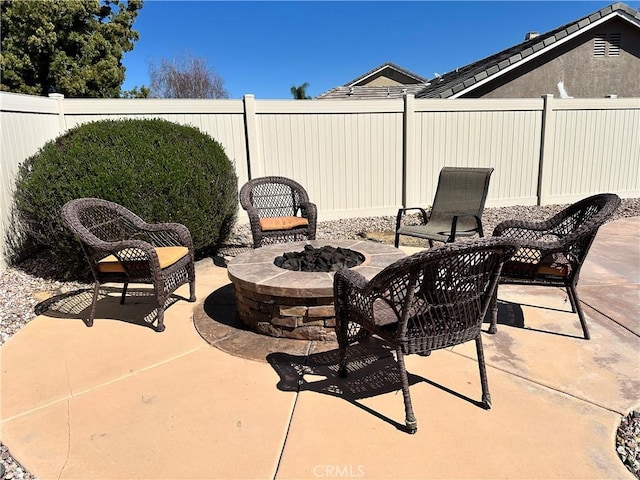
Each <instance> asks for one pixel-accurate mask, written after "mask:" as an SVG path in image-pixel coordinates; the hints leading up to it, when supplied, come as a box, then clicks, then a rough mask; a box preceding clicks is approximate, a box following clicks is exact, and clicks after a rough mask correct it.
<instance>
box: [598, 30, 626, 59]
mask: <svg viewBox="0 0 640 480" xmlns="http://www.w3.org/2000/svg"><path fill="white" fill-rule="evenodd" d="M621 46H622V34H621V33H600V34H598V35H596V36H595V38H594V39H593V56H594V57H618V56H620V47H621Z"/></svg>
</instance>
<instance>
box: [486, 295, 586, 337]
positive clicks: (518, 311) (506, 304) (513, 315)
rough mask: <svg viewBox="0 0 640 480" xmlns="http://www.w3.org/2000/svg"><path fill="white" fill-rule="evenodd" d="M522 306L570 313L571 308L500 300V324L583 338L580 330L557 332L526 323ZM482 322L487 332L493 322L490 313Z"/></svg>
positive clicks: (560, 335)
mask: <svg viewBox="0 0 640 480" xmlns="http://www.w3.org/2000/svg"><path fill="white" fill-rule="evenodd" d="M522 307H532V308H535V309H536V310H538V311H545V310H546V311H549V312H561V313H570V311H569V310H562V309H560V308H555V307H550V306H543V305H539V304H538V305H534V304H528V303H520V302H510V301H508V300H498V321H497V323H498V325H504V326H505V327H514V328H520V329H525V330H530V331H531V332H538V333H546V334H549V335H556V336H559V337H568V338H578V339H582V338H583V336H582V335H581V334H580V332H579V331H576V332H577V333H576V334H575V335H571V334H568V333H562V332H557V331H553V330H545V329H541V328H536V327H533V326H531V325H526V323H525V318H524V311H523V309H522ZM482 323H483V326H485V327H487V329H486V330H484V331H485V332H487V330H488V328H489V325H488V324H489V323H491V320H490V318H489V314H487V316H486V317H485V319H484V320H483V322H482Z"/></svg>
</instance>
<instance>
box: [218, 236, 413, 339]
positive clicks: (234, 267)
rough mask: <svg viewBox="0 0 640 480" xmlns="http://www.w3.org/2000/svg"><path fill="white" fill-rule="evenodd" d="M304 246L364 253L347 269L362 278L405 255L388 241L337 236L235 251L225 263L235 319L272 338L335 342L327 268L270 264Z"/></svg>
mask: <svg viewBox="0 0 640 480" xmlns="http://www.w3.org/2000/svg"><path fill="white" fill-rule="evenodd" d="M305 245H312V246H314V247H316V248H320V247H323V246H326V245H330V246H332V247H341V248H347V249H350V250H354V251H356V252H358V253H360V254H362V255H363V256H364V261H363V262H362V264H360V265H358V266H356V267H353V269H354V270H357V271H358V272H360V273H361V274H362V275H364V276H365V277H366V278H367V279H371V278H373V277H374V276H375V275H376V274H377V273H378V272H380V271H381V270H382V269H383V268H385V267H386V266H387V265H390V264H391V263H393V262H395V261H396V260H399V259H400V258H402V257H404V256H405V254H404V253H403V252H402V251H400V250H398V249H397V248H394V247H392V246H390V245H385V244H380V243H375V242H369V241H362V240H341V241H323V240H313V241H306V242H293V243H282V244H277V245H269V246H266V247H262V248H258V249H255V250H251V251H249V252H245V253H243V254H241V255H238V256H237V257H235V258H234V259H232V260H231V261H229V264H228V265H227V273H228V275H229V279H231V281H232V282H233V285H234V288H235V295H236V310H237V312H238V317H239V318H240V320H241V321H242V322H243V323H244V324H245V325H246V326H247V327H249V328H250V329H251V330H253V331H255V332H258V333H262V334H264V335H270V336H273V337H286V338H295V339H301V340H335V339H336V335H335V324H336V323H335V322H336V320H335V310H334V308H333V275H334V274H333V272H300V271H292V270H286V269H284V268H280V267H277V266H276V265H274V263H273V262H274V259H275V258H276V257H278V256H282V255H283V254H284V253H286V252H295V251H302V250H303V249H304V246H305Z"/></svg>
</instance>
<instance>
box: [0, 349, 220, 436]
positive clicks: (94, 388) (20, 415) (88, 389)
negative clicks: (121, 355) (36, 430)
mask: <svg viewBox="0 0 640 480" xmlns="http://www.w3.org/2000/svg"><path fill="white" fill-rule="evenodd" d="M205 346H209V345H208V344H206V345H202V346H200V347H197V348H194V349H192V350H189V351H187V352H184V353H181V354H180V355H175V356H173V357H171V358H168V359H166V360H163V361H162V362H157V363H154V364H153V365H149V366H146V367H143V368H141V369H139V370H136V371H135V372H131V373H128V374H126V375H122V376H120V377H117V378H114V379H112V380H109V381H108V382H104V383H101V384H99V385H94V386H93V387H90V388H85V389H84V390H80V391H78V392H75V393H74V392H72V391H71V386H69V394H68V395H67V396H65V397H62V398H59V399H57V400H53V401H51V402H47V403H45V404H43V405H40V406H38V407H35V408H32V409H30V410H26V411H24V412H20V413H18V414H15V415H12V416H11V417H6V418H2V419H0V426H1V425H3V424H5V423H8V422H11V421H13V420H16V419H18V418H21V417H24V416H26V415H31V414H32V413H35V412H38V411H40V410H44V409H46V408H49V407H51V406H53V405H56V404H58V403H61V402H66V401H68V400H71V399H72V398H76V397H79V396H81V395H84V394H86V393H90V392H93V391H95V390H98V389H100V388H103V387H107V386H109V385H113V384H114V383H116V382H119V381H120V380H125V379H127V378H130V377H133V376H134V375H137V374H139V373H142V372H146V371H148V370H151V369H153V368H156V367H159V366H162V365H165V364H167V363H169V362H172V361H174V360H178V359H180V358H183V357H186V356H187V355H191V354H192V353H195V352H197V351H198V350H201V349H202V348H204V347H205Z"/></svg>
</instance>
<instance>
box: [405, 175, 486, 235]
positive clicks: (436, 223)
mask: <svg viewBox="0 0 640 480" xmlns="http://www.w3.org/2000/svg"><path fill="white" fill-rule="evenodd" d="M491 173H493V168H465V167H444V168H443V169H442V170H441V171H440V176H439V178H438V187H437V189H436V195H435V198H434V200H433V206H432V207H431V213H430V214H429V215H427V212H426V210H425V209H424V208H421V207H408V208H401V209H399V210H398V215H397V217H396V237H395V246H396V248H397V247H398V245H399V244H400V235H407V236H411V237H418V238H423V239H426V240H429V246H431V247H433V242H434V241H437V242H445V243H449V242H454V241H455V240H456V238H457V237H470V236H473V235H479V236H480V237H483V236H484V231H483V230H482V212H483V210H484V204H485V201H486V199H487V191H488V190H489V180H490V178H491ZM410 210H418V211H419V212H420V214H421V216H422V224H421V225H402V218H403V216H404V215H405V214H406V213H407V212H408V211H410Z"/></svg>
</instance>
